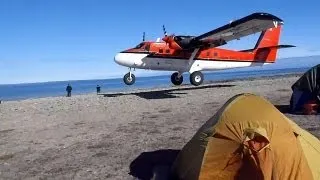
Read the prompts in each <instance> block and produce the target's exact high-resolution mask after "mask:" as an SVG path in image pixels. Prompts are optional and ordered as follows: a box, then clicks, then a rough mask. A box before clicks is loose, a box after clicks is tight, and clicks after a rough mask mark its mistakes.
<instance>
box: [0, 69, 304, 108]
mask: <svg viewBox="0 0 320 180" xmlns="http://www.w3.org/2000/svg"><path fill="white" fill-rule="evenodd" d="M303 73H304V72H300V73H299V72H292V73H284V74H275V75H261V76H257V77H247V78H233V79H227V80H208V81H205V82H204V83H203V85H201V86H207V85H211V84H216V83H228V82H241V81H255V80H265V79H270V78H273V79H278V78H284V77H285V78H287V77H296V76H301V75H302V74H303ZM192 87H193V86H192V85H191V84H182V85H181V86H173V85H172V86H170V87H163V88H159V87H151V88H137V89H134V90H132V91H121V90H117V91H109V92H102V93H101V94H102V95H108V94H129V93H137V92H149V91H150V92H151V91H159V90H172V89H174V90H178V89H181V88H187V89H188V88H192ZM101 94H100V95H101ZM87 95H96V93H94V92H90V93H81V94H74V95H72V97H77V96H87ZM57 97H61V98H64V97H65V95H61V96H59V95H57V96H45V97H31V98H21V99H9V100H3V99H0V100H1V101H2V103H4V102H11V101H25V100H34V99H46V98H57Z"/></svg>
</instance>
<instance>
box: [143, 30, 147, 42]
mask: <svg viewBox="0 0 320 180" xmlns="http://www.w3.org/2000/svg"><path fill="white" fill-rule="evenodd" d="M145 37H146V33H145V32H143V36H142V42H144V41H145Z"/></svg>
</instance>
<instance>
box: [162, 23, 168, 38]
mask: <svg viewBox="0 0 320 180" xmlns="http://www.w3.org/2000/svg"><path fill="white" fill-rule="evenodd" d="M162 29H163V34H164V36H167V31H166V28H165V27H164V25H162Z"/></svg>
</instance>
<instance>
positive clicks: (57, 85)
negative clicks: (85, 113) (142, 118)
mask: <svg viewBox="0 0 320 180" xmlns="http://www.w3.org/2000/svg"><path fill="white" fill-rule="evenodd" d="M308 69H309V67H307V68H289V69H272V70H259V71H216V72H204V77H205V81H204V83H205V82H206V81H207V82H208V81H221V80H233V79H245V78H252V77H263V76H273V75H282V74H292V73H303V72H305V71H307V70H308ZM68 83H70V84H71V86H72V88H73V90H72V94H73V95H75V94H88V93H95V92H96V86H97V85H100V86H101V92H102V93H110V92H117V91H131V90H136V89H147V88H159V87H160V88H163V87H170V86H172V84H171V81H170V75H161V76H152V77H136V83H135V84H134V85H132V86H127V85H125V84H124V83H123V81H122V78H118V79H104V80H78V81H59V82H45V83H28V84H10V85H0V99H1V100H2V101H10V100H23V99H29V98H40V97H54V96H65V95H66V91H65V88H66V86H67V84H68ZM183 84H189V74H188V73H185V74H184V83H183Z"/></svg>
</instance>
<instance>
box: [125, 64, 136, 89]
mask: <svg viewBox="0 0 320 180" xmlns="http://www.w3.org/2000/svg"><path fill="white" fill-rule="evenodd" d="M123 82H124V83H125V84H126V85H132V84H134V83H135V82H136V77H135V76H134V74H132V73H131V68H130V69H129V72H128V73H127V74H126V75H124V76H123Z"/></svg>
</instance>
